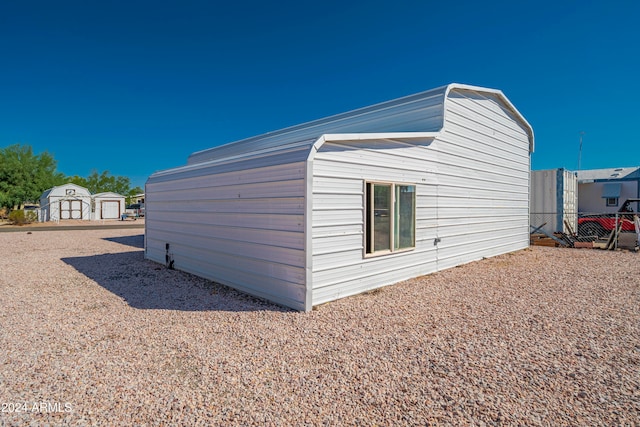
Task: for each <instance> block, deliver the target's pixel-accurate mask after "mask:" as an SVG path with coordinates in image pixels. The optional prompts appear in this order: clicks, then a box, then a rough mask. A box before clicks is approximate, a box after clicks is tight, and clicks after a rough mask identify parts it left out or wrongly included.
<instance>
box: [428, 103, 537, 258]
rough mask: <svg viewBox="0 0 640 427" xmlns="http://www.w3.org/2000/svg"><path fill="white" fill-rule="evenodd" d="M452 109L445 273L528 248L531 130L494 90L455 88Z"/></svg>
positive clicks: (443, 212)
mask: <svg viewBox="0 0 640 427" xmlns="http://www.w3.org/2000/svg"><path fill="white" fill-rule="evenodd" d="M445 108H446V111H445V126H444V132H443V133H441V135H440V136H439V137H438V138H437V140H436V142H435V143H434V145H433V148H434V149H435V150H437V153H438V154H437V157H438V167H437V174H438V214H437V216H438V237H439V238H440V239H441V241H440V243H439V244H438V269H444V268H449V267H453V266H456V265H459V264H462V263H466V262H470V261H473V260H477V259H480V258H482V257H487V256H494V255H498V254H502V253H506V252H510V251H514V250H518V249H523V248H526V247H528V245H529V231H528V228H529V170H530V167H529V165H530V163H529V161H530V157H529V155H530V152H529V149H530V144H531V140H530V134H529V132H528V129H527V128H526V127H525V125H524V124H523V123H522V122H521V121H519V120H517V119H516V117H514V115H513V113H512V112H511V111H510V110H508V109H507V108H506V106H505V104H504V103H503V102H501V101H500V100H499V99H498V98H497V97H496V96H495V95H493V94H491V93H478V92H475V91H471V90H452V91H451V92H450V93H449V97H448V99H447V101H446V104H445Z"/></svg>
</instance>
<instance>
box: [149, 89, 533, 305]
mask: <svg viewBox="0 0 640 427" xmlns="http://www.w3.org/2000/svg"><path fill="white" fill-rule="evenodd" d="M533 145H534V139H533V130H532V128H531V126H530V125H529V124H528V123H527V121H526V120H525V119H524V117H523V116H522V115H521V114H520V113H519V112H518V111H517V110H516V108H515V107H514V106H513V105H512V104H511V102H509V100H508V99H507V98H506V97H505V96H504V94H503V93H502V92H501V91H499V90H495V89H487V88H481V87H475V86H467V85H461V84H450V85H447V86H444V87H440V88H437V89H433V90H430V91H427V92H423V93H419V94H416V95H411V96H407V97H404V98H400V99H397V100H393V101H389V102H384V103H381V104H377V105H374V106H370V107H366V108H362V109H359V110H355V111H352V112H348V113H344V114H339V115H336V116H332V117H329V118H325V119H321V120H317V121H313V122H310V123H306V124H302V125H299V126H294V127H290V128H287V129H283V130H280V131H276V132H271V133H267V134H265V135H260V136H257V137H253V138H249V139H245V140H242V141H238V142H234V143H230V144H227V145H223V146H219V147H215V148H212V149H209V150H204V151H200V152H196V153H194V154H192V155H191V156H190V157H189V159H188V161H187V165H185V166H182V167H178V168H175V169H170V170H166V171H161V172H157V173H155V174H153V175H152V176H151V177H149V179H148V181H147V183H146V191H145V194H146V209H147V212H146V214H147V216H146V223H145V227H146V230H145V231H146V240H145V245H146V246H145V256H146V258H148V259H151V260H154V261H157V262H160V263H166V264H168V265H171V266H172V267H174V268H176V269H179V270H183V271H187V272H190V273H193V274H196V275H199V276H202V277H206V278H209V279H211V280H214V281H217V282H219V283H223V284H226V285H228V286H231V287H234V288H237V289H239V290H242V291H244V292H247V293H249V294H253V295H257V296H260V297H263V298H266V299H268V300H271V301H274V302H276V303H278V304H281V305H284V306H288V307H292V308H294V309H297V310H310V309H311V308H312V307H313V306H314V305H317V304H321V303H324V302H327V301H331V300H335V299H338V298H341V297H345V296H348V295H353V294H357V293H360V292H363V291H366V290H370V289H374V288H378V287H381V286H385V285H389V284H392V283H396V282H398V281H401V280H405V279H409V278H413V277H417V276H420V275H424V274H428V273H432V272H434V271H437V270H441V269H445V268H449V267H453V266H456V265H459V264H462V263H466V262H470V261H473V260H477V259H480V258H483V257H489V256H494V255H498V254H502V253H506V252H510V251H515V250H519V249H523V248H526V247H528V246H529V173H530V153H531V152H532V151H533Z"/></svg>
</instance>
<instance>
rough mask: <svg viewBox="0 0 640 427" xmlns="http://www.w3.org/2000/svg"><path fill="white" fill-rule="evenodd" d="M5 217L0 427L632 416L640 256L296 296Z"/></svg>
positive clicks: (119, 242)
mask: <svg viewBox="0 0 640 427" xmlns="http://www.w3.org/2000/svg"><path fill="white" fill-rule="evenodd" d="M140 232H141V230H136V229H122V230H90V231H87V230H83V231H72V230H67V231H34V232H33V233H31V234H27V232H24V233H22V232H20V233H18V232H15V233H0V245H1V246H2V247H3V254H4V255H3V257H2V258H3V259H2V261H1V264H0V265H1V274H0V297H1V301H2V302H1V304H2V305H1V307H0V326H1V330H0V403H2V412H1V413H0V425H14V424H15V425H42V424H50V425H65V424H72V425H177V424H185V425H225V426H226V425H273V426H281V425H331V426H334V425H367V426H368V425H393V426H397V425H477V426H482V425H487V426H492V425H509V426H510V425H534V426H535V425H541V426H560V425H573V426H597V425H603V426H604V425H606V426H622V425H631V426H633V425H640V421H639V420H640V364H639V362H640V339H639V337H640V304H639V303H640V284H639V282H640V280H639V278H640V263H639V262H638V260H639V258H638V257H639V255H638V254H635V253H628V252H605V251H598V250H577V249H559V248H546V247H534V248H532V249H529V250H524V251H520V252H517V253H514V254H508V255H503V256H500V257H496V258H492V259H486V260H482V261H479V262H475V263H472V264H468V265H465V266H462V267H458V268H454V269H451V270H447V271H443V272H440V273H437V274H432V275H429V276H425V277H421V278H418V279H414V280H410V281H406V282H402V283H399V284H397V285H394V286H391V287H387V288H384V289H381V290H378V291H374V292H370V293H368V294H365V295H359V296H356V297H350V298H346V299H343V300H340V301H336V302H333V303H330V304H325V305H323V306H320V307H317V309H316V310H314V311H312V312H310V313H299V312H293V311H290V310H287V309H284V308H281V307H278V306H275V305H272V304H269V303H266V302H264V301H261V300H257V299H254V298H252V297H249V296H246V295H243V294H240V293H238V292H235V291H233V290H230V289H228V288H225V287H222V286H219V285H216V284H213V283H211V282H208V281H205V280H202V279H200V278H197V277H194V276H191V275H188V274H185V273H182V272H179V271H172V270H167V269H165V268H164V267H163V266H160V265H157V264H155V263H152V262H150V261H145V260H144V259H143V253H142V249H141V248H142V239H143V238H142V235H140Z"/></svg>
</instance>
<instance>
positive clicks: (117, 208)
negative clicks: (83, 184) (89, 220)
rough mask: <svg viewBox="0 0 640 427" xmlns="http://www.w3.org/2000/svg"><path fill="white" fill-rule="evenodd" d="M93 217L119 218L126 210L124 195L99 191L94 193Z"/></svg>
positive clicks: (98, 218) (99, 218) (97, 218)
mask: <svg viewBox="0 0 640 427" xmlns="http://www.w3.org/2000/svg"><path fill="white" fill-rule="evenodd" d="M93 204H94V214H93V219H96V220H101V219H119V218H120V215H122V214H123V213H124V211H125V202H124V196H122V195H120V194H117V193H111V192H107V193H98V194H94V195H93Z"/></svg>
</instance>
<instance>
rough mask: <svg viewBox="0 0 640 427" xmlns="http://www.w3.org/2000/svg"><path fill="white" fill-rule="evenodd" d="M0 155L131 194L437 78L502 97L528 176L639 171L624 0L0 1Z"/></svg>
mask: <svg viewBox="0 0 640 427" xmlns="http://www.w3.org/2000/svg"><path fill="white" fill-rule="evenodd" d="M0 64H1V67H0V147H5V146H8V145H11V144H15V143H21V144H29V145H31V146H32V147H33V148H34V150H35V151H36V152H42V151H49V152H50V153H52V154H53V155H54V156H55V158H56V159H57V160H58V169H59V170H60V171H61V172H63V173H65V174H67V175H81V176H86V175H88V174H89V173H90V172H91V171H92V170H93V169H96V170H98V171H103V170H109V171H110V172H111V173H112V174H114V175H125V176H128V177H130V178H131V179H132V182H133V184H134V185H140V186H143V185H144V182H145V181H146V178H147V177H148V176H149V175H150V174H151V173H153V172H154V171H156V170H162V169H167V168H171V167H175V166H180V165H183V164H184V163H185V162H186V159H187V156H188V155H189V154H190V153H192V152H194V151H197V150H202V149H205V148H209V147H213V146H216V145H220V144H224V143H227V142H232V141H235V140H238V139H242V138H246V137H250V136H254V135H258V134H261V133H264V132H268V131H272V130H276V129H280V128H283V127H287V126H291V125H295V124H299V123H303V122H307V121H310V120H314V119H318V118H322V117H326V116H329V115H332V114H337V113H341V112H345V111H349V110H352V109H355V108H359V107H364V106H367V105H371V104H374V103H377V102H382V101H386V100H389V99H394V98H398V97H401V96H405V95H409V94H412V93H416V92H420V91H423V90H428V89H431V88H434V87H437V86H442V85H444V84H447V83H451V82H458V83H465V84H471V85H478V86H486V87H491V88H497V89H500V90H502V91H503V92H504V93H505V95H506V96H507V97H508V98H509V99H510V100H511V102H512V103H513V104H514V105H515V106H516V107H517V108H518V110H519V111H520V112H521V113H522V114H523V115H524V116H525V118H526V119H527V120H528V121H529V123H530V124H531V125H532V126H533V128H534V132H535V136H536V151H535V153H534V154H533V155H532V168H533V169H547V168H556V167H565V168H568V169H572V170H575V169H576V168H577V163H578V149H579V136H580V132H581V131H584V132H585V135H584V139H583V150H582V157H581V167H582V169H593V168H604V167H622V166H640V149H639V144H640V136H639V135H640V126H639V125H640V102H639V100H638V99H639V97H640V84H639V83H638V81H639V79H640V2H637V1H615V0H614V1H562V2H559V1H557V0H556V1H553V2H551V1H544V0H543V1H535V2H528V1H524V2H517V1H494V2H491V1H489V2H476V1H468V2H465V1H458V2H430V1H393V2H390V1H389V2H387V1H376V0H372V1H366V2H365V1H358V2H348V1H345V0H342V1H334V0H323V1H315V2H299V1H296V2H287V1H281V2H276V3H274V2H262V1H235V2H215V1H194V0H181V1H174V2H168V1H162V0H156V1H135V0H129V1H100V2H98V1H84V0H83V1H65V0H60V1H55V2H53V1H36V0H34V1H29V0H24V1H5V2H2V3H1V4H0Z"/></svg>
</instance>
